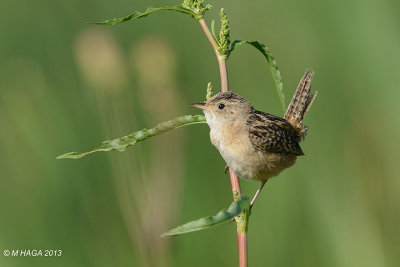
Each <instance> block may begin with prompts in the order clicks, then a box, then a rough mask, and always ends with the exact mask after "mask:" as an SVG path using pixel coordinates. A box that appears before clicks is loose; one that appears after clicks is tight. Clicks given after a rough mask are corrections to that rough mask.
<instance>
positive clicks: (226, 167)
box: [225, 164, 229, 174]
mask: <svg viewBox="0 0 400 267" xmlns="http://www.w3.org/2000/svg"><path fill="white" fill-rule="evenodd" d="M228 170H229V166H228V164H226V165H225V174H226V173H227V171H228Z"/></svg>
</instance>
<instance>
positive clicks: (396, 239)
mask: <svg viewBox="0 0 400 267" xmlns="http://www.w3.org/2000/svg"><path fill="white" fill-rule="evenodd" d="M175 3H178V2H174V1H172V0H171V1H167V2H165V1H154V0H151V1H136V0H133V1H126V0H119V1H114V2H110V1H105V0H98V1H90V0H86V1H77V0H68V1H66V0H65V1H50V0H35V1H28V0H21V1H11V0H2V3H1V8H0V25H1V26H0V125H1V126H0V149H1V153H0V169H1V172H0V173H1V179H0V208H1V215H0V250H1V252H3V250H5V249H9V250H12V249H19V250H21V249H42V250H45V249H54V250H58V249H61V250H62V251H63V255H62V256H61V257H52V258H45V257H11V256H9V257H5V256H3V255H2V254H3V253H1V255H0V266H145V267H146V266H188V265H189V264H190V265H191V266H235V265H236V264H237V243H236V234H235V225H234V224H232V223H231V224H225V225H222V226H219V227H217V228H214V229H209V230H206V231H201V232H196V233H191V234H188V235H184V236H180V237H176V238H172V239H160V238H159V236H160V234H161V233H162V232H164V231H165V230H167V229H170V228H172V227H174V226H176V225H179V224H181V223H184V222H186V221H188V220H192V219H196V218H199V217H202V216H205V215H211V214H215V213H216V212H217V211H218V210H220V209H221V208H223V207H227V206H228V205H229V203H230V202H231V201H232V195H231V189H230V183H229V179H228V176H227V175H225V174H224V172H223V170H224V166H225V164H224V162H223V160H222V158H221V157H220V156H219V153H218V152H217V150H216V149H215V148H214V147H212V145H211V144H210V142H209V137H208V127H207V126H206V125H194V126H190V127H186V128H181V129H178V130H174V131H172V132H169V133H166V134H164V135H162V136H157V137H155V138H153V139H151V140H146V141H145V142H142V143H140V144H138V145H137V146H136V147H134V148H130V149H128V150H127V151H126V152H124V153H119V152H110V153H97V154H93V155H90V156H87V157H86V158H83V159H81V160H56V159H55V157H56V156H57V155H60V154H63V153H65V152H69V151H87V150H89V149H91V148H93V147H95V146H97V145H98V144H99V143H100V142H101V141H103V140H106V139H110V138H114V137H119V136H122V135H125V134H128V133H130V132H133V131H134V130H137V129H141V128H144V127H151V126H153V125H154V124H155V123H157V122H159V121H163V120H166V119H170V118H173V117H176V116H179V115H183V114H199V111H197V110H193V109H192V108H190V107H188V104H189V103H192V102H197V101H201V100H204V98H205V88H206V84H207V82H209V81H212V82H213V83H214V87H215V88H216V89H217V88H218V87H219V86H218V84H219V74H218V68H217V64H216V60H215V55H214V54H213V52H212V50H211V47H210V45H209V43H208V42H207V40H206V38H205V36H204V35H203V33H202V31H201V28H200V26H199V25H198V24H197V23H196V22H195V21H194V20H192V19H191V18H190V17H189V16H186V15H183V14H178V13H173V12H160V13H157V14H154V15H152V16H150V17H148V18H144V19H141V20H138V21H135V22H130V23H126V24H122V25H116V26H95V25H88V24H85V22H86V21H98V20H103V19H107V18H113V17H120V16H124V15H127V14H128V13H129V12H130V11H133V10H144V9H145V8H146V7H147V6H150V5H151V6H160V5H173V4H175ZM211 4H213V5H214V9H213V10H212V11H210V12H209V13H207V15H206V19H207V21H208V22H209V23H210V22H211V19H212V18H216V19H217V21H218V16H217V15H218V11H219V9H220V8H221V7H224V8H225V10H226V13H227V15H228V17H229V19H230V25H231V38H232V39H248V40H252V39H256V40H260V41H261V42H263V43H265V44H267V46H268V47H269V48H270V49H271V50H272V53H273V55H274V56H275V58H276V59H277V62H278V66H279V67H280V70H281V73H282V76H283V80H284V89H285V94H286V97H287V102H289V100H290V98H291V96H292V94H293V92H294V90H295V88H296V86H297V83H298V81H299V79H300V78H301V76H302V74H303V73H304V71H305V70H306V69H307V68H311V69H312V70H314V71H315V78H314V81H313V89H315V90H318V91H319V95H318V97H317V99H316V101H315V102H314V105H313V106H312V108H311V110H310V113H309V115H308V116H307V119H306V125H309V126H310V131H309V134H308V136H307V138H306V140H305V142H304V143H303V144H302V148H303V150H304V152H305V154H306V156H305V157H302V158H300V159H299V160H298V162H297V164H296V166H294V167H292V168H290V169H288V170H286V171H285V172H283V173H282V174H281V175H280V177H279V178H276V179H273V180H271V181H270V182H268V184H267V187H266V189H265V190H264V191H263V193H262V194H261V197H260V198H259V200H258V202H257V204H256V206H255V208H254V210H253V214H252V216H251V218H250V226H249V263H250V266H275V267H277V266H283V267H287V266H341V267H346V266H349V267H350V266H352V267H353V266H363V267H368V266H371V267H377V266H399V264H400V253H399V251H400V208H399V203H400V179H399V178H400V177H399V173H400V162H399V160H400V156H399V147H400V138H399V137H400V119H399V115H400V108H399V106H400V104H399V98H400V90H399V84H400V75H399V70H400V68H399V62H400V52H399V47H400V16H399V14H400V13H399V12H400V2H398V1H391V0H380V1H378V0H376V1H368V0H367V1H366V0H353V1H344V0H340V1H317V0H308V1H294V0H284V1H247V2H245V1H226V0H224V1H215V2H212V3H211ZM228 69H229V77H230V86H231V89H232V90H234V91H236V92H238V93H239V94H241V95H243V96H244V97H246V98H247V99H249V100H250V101H251V102H252V103H253V104H254V106H255V107H256V108H257V109H260V110H263V111H266V112H269V113H273V114H276V115H282V111H281V109H280V106H279V101H278V97H277V96H276V92H275V89H274V87H273V82H272V79H271V75H270V73H269V69H268V66H267V63H266V61H265V59H264V58H263V57H262V56H261V55H260V54H258V52H257V51H256V50H255V49H252V48H250V47H245V46H243V47H240V48H238V49H237V50H236V51H235V52H234V53H233V54H232V56H231V58H230V60H229V62H228ZM257 187H258V183H256V182H251V181H243V182H242V188H243V191H244V192H245V194H247V195H252V194H253V193H254V192H255V190H256V188H257Z"/></svg>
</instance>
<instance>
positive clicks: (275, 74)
mask: <svg viewBox="0 0 400 267" xmlns="http://www.w3.org/2000/svg"><path fill="white" fill-rule="evenodd" d="M242 44H249V45H251V46H253V47H254V48H256V49H257V50H258V51H260V52H261V54H263V55H264V57H265V58H266V59H267V61H268V66H269V69H270V70H271V74H272V79H273V80H274V84H275V88H276V92H277V93H278V97H279V101H280V103H281V106H282V109H283V111H285V110H286V104H285V94H284V93H283V82H282V76H281V72H280V71H279V68H278V65H277V63H276V60H275V58H274V57H273V56H272V54H271V51H270V50H269V49H268V47H266V46H265V45H264V44H262V43H260V42H259V41H247V40H235V41H234V42H233V43H232V44H231V45H230V47H229V51H228V57H229V55H230V54H231V53H232V51H233V50H234V49H235V48H236V47H238V46H240V45H242Z"/></svg>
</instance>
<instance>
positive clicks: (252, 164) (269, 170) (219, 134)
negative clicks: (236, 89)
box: [210, 127, 296, 181]
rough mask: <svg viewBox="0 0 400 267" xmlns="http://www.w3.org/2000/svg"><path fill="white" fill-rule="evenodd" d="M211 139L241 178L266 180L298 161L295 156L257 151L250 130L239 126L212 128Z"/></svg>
mask: <svg viewBox="0 0 400 267" xmlns="http://www.w3.org/2000/svg"><path fill="white" fill-rule="evenodd" d="M210 139H211V143H212V144H213V145H214V146H215V147H216V148H217V149H218V150H219V152H220V153H221V156H222V157H223V159H224V160H225V162H226V163H227V165H228V166H229V168H231V169H232V170H233V171H234V172H235V173H236V174H237V175H238V176H239V177H241V178H245V179H251V180H258V181H266V180H267V179H268V178H270V177H272V176H276V175H278V174H279V173H280V172H281V171H282V170H284V169H285V168H288V167H290V166H292V165H293V164H294V163H295V161H296V157H295V156H284V155H278V154H275V153H266V152H261V151H256V150H255V149H254V146H253V144H252V143H251V141H250V139H249V135H248V132H247V131H246V130H242V129H240V128H237V127H236V128H235V127H226V128H224V129H219V130H218V131H216V130H211V131H210Z"/></svg>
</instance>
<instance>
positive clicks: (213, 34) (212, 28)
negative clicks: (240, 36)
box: [211, 20, 219, 45]
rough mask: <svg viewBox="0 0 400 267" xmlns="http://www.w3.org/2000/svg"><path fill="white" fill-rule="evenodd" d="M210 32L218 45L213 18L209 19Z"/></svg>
mask: <svg viewBox="0 0 400 267" xmlns="http://www.w3.org/2000/svg"><path fill="white" fill-rule="evenodd" d="M211 34H212V36H213V37H214V40H215V41H216V42H217V44H218V45H219V40H218V37H217V35H216V34H215V20H212V21H211Z"/></svg>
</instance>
